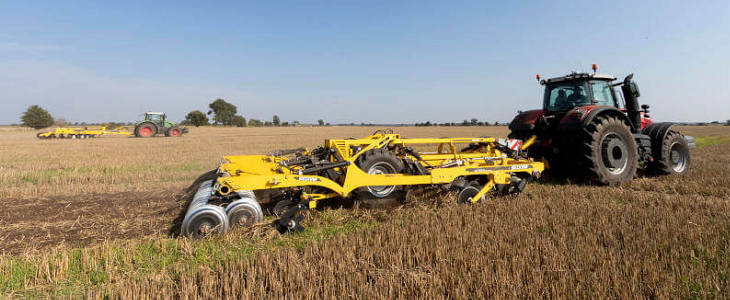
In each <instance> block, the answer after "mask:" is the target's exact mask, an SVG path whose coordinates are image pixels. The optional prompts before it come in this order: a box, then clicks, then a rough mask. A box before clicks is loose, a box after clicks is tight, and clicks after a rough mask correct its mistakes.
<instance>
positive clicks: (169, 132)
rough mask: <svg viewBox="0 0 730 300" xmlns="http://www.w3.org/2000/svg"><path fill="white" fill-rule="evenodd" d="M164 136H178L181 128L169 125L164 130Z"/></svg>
mask: <svg viewBox="0 0 730 300" xmlns="http://www.w3.org/2000/svg"><path fill="white" fill-rule="evenodd" d="M165 136H167V137H180V136H182V130H180V128H177V127H170V128H169V129H167V131H165Z"/></svg>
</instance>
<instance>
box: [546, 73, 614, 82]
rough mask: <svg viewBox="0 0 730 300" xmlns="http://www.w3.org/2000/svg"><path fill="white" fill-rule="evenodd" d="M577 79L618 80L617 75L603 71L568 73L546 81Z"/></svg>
mask: <svg viewBox="0 0 730 300" xmlns="http://www.w3.org/2000/svg"><path fill="white" fill-rule="evenodd" d="M577 79H599V80H608V81H614V80H616V77H613V75H608V74H602V73H576V72H573V73H570V74H568V75H565V76H562V77H555V78H550V79H547V80H545V83H556V82H563V81H573V80H577Z"/></svg>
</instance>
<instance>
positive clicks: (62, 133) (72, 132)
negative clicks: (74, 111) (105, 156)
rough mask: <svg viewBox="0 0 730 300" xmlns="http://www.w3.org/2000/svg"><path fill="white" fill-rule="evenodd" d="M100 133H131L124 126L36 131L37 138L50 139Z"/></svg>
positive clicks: (88, 135) (98, 134)
mask: <svg viewBox="0 0 730 300" xmlns="http://www.w3.org/2000/svg"><path fill="white" fill-rule="evenodd" d="M102 135H127V136H130V135H132V133H131V132H129V131H127V129H126V128H125V127H124V126H119V127H117V128H114V129H112V130H107V129H106V127H98V128H88V127H86V128H83V129H82V128H65V127H59V128H56V129H54V130H53V131H48V132H43V133H38V134H37V136H38V138H41V139H51V138H86V137H95V136H102Z"/></svg>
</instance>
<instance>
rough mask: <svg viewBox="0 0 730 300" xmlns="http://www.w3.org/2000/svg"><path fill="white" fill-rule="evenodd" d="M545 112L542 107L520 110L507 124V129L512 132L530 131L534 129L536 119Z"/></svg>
mask: <svg viewBox="0 0 730 300" xmlns="http://www.w3.org/2000/svg"><path fill="white" fill-rule="evenodd" d="M545 113H546V111H545V110H543V109H535V110H528V111H522V112H520V113H519V114H517V116H515V117H514V119H512V122H510V124H509V129H510V130H511V131H513V132H524V131H532V130H534V129H535V123H536V122H537V120H538V119H539V118H540V117H542V116H543V115H545Z"/></svg>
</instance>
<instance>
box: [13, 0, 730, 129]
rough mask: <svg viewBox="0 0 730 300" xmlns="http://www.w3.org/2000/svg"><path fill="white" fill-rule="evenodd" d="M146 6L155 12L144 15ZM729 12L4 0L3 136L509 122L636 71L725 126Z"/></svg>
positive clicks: (684, 117)
mask: <svg viewBox="0 0 730 300" xmlns="http://www.w3.org/2000/svg"><path fill="white" fill-rule="evenodd" d="M150 2H152V3H150ZM728 53H730V2H729V1H697V2H687V1H612V2H605V3H602V4H597V3H595V2H592V1H576V2H572V1H551V2H548V1H535V2H522V1H497V2H492V1H474V2H471V1H434V2H431V1H258V2H249V3H245V2H244V3H241V2H239V1H235V2H215V1H209V2H207V3H206V4H202V2H200V1H169V2H166V1H139V2H138V1H83V2H82V1H0V104H2V107H3V109H2V110H0V124H8V123H16V122H18V118H19V116H20V114H21V113H22V112H23V111H24V110H25V109H26V108H27V107H28V106H29V105H32V104H40V105H41V106H43V107H45V108H47V109H48V110H49V111H50V112H51V114H53V115H54V117H63V118H66V119H67V120H69V121H78V122H81V121H87V122H89V121H108V120H118V121H132V120H135V119H138V118H139V114H140V113H142V112H144V111H147V110H152V111H166V112H168V114H169V115H170V116H171V117H172V118H173V119H177V120H180V119H182V118H183V117H184V115H185V114H186V113H187V112H189V111H191V110H195V109H200V110H203V111H206V109H207V105H208V103H210V102H211V101H213V100H214V99H216V98H224V99H226V100H227V101H229V102H231V103H233V104H235V105H236V106H238V109H239V112H241V113H242V114H243V115H244V116H245V117H247V118H257V119H266V120H270V119H271V116H272V115H274V114H278V115H279V116H280V117H281V119H282V120H290V121H291V120H299V121H302V122H315V121H316V120H317V119H325V120H326V121H328V122H331V123H349V122H356V123H360V122H375V123H401V122H404V123H409V122H421V121H426V120H430V121H432V122H433V121H436V122H445V121H459V120H463V119H470V118H478V119H480V120H488V121H503V122H504V121H508V120H510V119H511V118H512V116H513V115H514V113H515V112H516V111H517V110H525V109H530V108H536V107H539V106H540V105H541V98H542V91H541V86H539V85H538V84H537V83H536V82H535V79H534V76H535V74H536V73H540V74H542V75H543V76H548V77H550V76H559V75H564V74H565V73H568V72H570V71H572V70H578V71H580V70H584V71H585V70H588V69H589V68H590V65H591V64H592V63H597V64H599V66H600V71H601V72H604V73H611V74H614V75H616V76H618V77H623V76H625V75H627V74H628V73H632V72H633V73H635V74H636V75H635V77H634V78H635V79H636V81H637V82H638V83H639V85H640V87H641V91H642V97H641V99H640V100H641V101H642V103H647V104H650V105H652V111H653V115H654V118H655V119H657V120H662V121H711V120H725V119H730V58H729V56H728Z"/></svg>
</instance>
